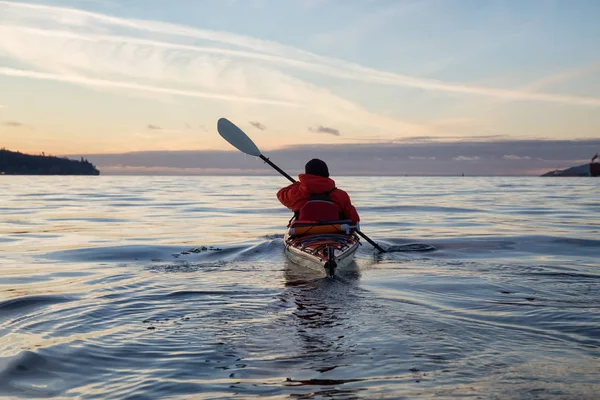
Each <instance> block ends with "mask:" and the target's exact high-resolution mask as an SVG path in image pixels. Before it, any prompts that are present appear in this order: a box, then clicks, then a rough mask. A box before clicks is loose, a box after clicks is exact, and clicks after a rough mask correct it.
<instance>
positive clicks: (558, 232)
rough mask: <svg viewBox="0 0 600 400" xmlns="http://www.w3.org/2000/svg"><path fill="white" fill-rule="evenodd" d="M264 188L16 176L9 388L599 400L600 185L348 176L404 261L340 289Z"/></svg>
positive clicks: (351, 276)
mask: <svg viewBox="0 0 600 400" xmlns="http://www.w3.org/2000/svg"><path fill="white" fill-rule="evenodd" d="M248 179H250V178H235V177H230V178H228V179H227V182H224V181H223V179H221V178H212V177H169V178H165V177H160V178H156V177H95V178H94V179H92V180H90V179H88V178H81V177H79V178H75V177H44V178H39V179H38V178H37V177H8V178H7V179H5V178H4V177H3V178H2V185H3V190H1V191H0V204H2V206H1V207H0V395H2V396H7V397H10V398H41V397H56V398H138V397H139V398H253V397H266V398H277V399H279V398H290V397H291V398H336V399H338V398H342V399H356V398H438V399H451V398H452V399H455V398H511V399H513V398H516V399H531V398H544V399H593V398H596V397H597V392H598V390H600V387H598V384H597V382H599V381H600V369H598V365H599V361H600V330H599V329H598V327H599V326H600V314H599V313H598V312H597V310H598V309H599V308H600V272H599V271H600V270H599V269H598V266H599V265H598V259H600V240H599V239H598V237H600V231H599V228H598V227H599V226H600V220H599V219H598V215H597V211H598V208H597V207H594V204H596V203H597V201H596V195H597V189H598V188H597V181H593V180H579V179H575V180H565V179H561V180H553V179H546V180H543V179H519V178H481V179H479V178H469V179H467V178H462V179H452V178H448V179H445V178H428V179H424V178H377V179H373V178H351V177H343V178H340V179H338V184H339V185H340V187H344V188H347V189H348V191H349V192H350V193H351V194H352V197H353V201H354V202H355V203H356V204H357V207H358V209H359V212H360V213H361V217H362V219H363V229H364V231H365V233H367V234H368V235H369V236H370V237H371V238H373V239H375V240H376V241H378V242H380V243H382V244H384V245H386V246H393V248H394V249H396V250H399V251H398V252H393V253H386V254H376V253H375V252H374V251H373V249H372V248H371V247H370V246H369V245H368V244H367V243H363V245H362V246H361V247H360V249H359V251H358V252H357V256H356V261H355V263H353V264H351V265H350V266H348V267H347V268H346V269H343V270H340V271H339V272H340V275H339V276H337V277H335V278H334V279H328V278H324V277H323V276H322V275H321V276H319V275H315V274H314V273H313V272H312V271H310V270H306V269H303V268H302V267H299V266H295V265H294V264H291V263H290V262H289V261H287V260H286V259H285V256H284V252H283V241H282V233H283V229H284V227H285V224H286V223H287V220H288V219H289V215H288V212H287V211H286V210H284V209H282V208H281V207H280V206H279V205H278V204H277V200H276V199H275V197H274V193H275V192H276V190H277V189H278V188H279V186H280V184H281V182H280V181H278V180H277V179H274V178H273V179H271V178H269V179H263V178H260V179H255V178H252V179H253V180H252V185H248ZM555 193H561V196H563V197H564V198H565V199H566V200H568V201H565V202H563V203H560V204H559V203H557V202H556V199H553V197H552V196H555ZM542 205H543V206H542ZM414 243H421V244H423V245H424V246H414ZM426 246H431V248H429V247H426ZM425 250H427V251H425Z"/></svg>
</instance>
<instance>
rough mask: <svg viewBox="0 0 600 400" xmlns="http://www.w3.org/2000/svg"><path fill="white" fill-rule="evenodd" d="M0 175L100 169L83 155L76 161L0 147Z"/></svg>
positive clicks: (77, 172)
mask: <svg viewBox="0 0 600 400" xmlns="http://www.w3.org/2000/svg"><path fill="white" fill-rule="evenodd" d="M0 175H100V171H98V170H97V169H96V167H94V165H92V164H91V163H90V162H89V161H88V160H85V159H84V158H83V157H82V158H81V160H80V161H77V160H70V159H68V158H62V157H55V156H46V155H44V154H43V153H42V155H37V156H36V155H30V154H23V153H19V152H15V151H9V150H6V149H0Z"/></svg>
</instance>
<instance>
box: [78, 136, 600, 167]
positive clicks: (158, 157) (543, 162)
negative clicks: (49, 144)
mask: <svg viewBox="0 0 600 400" xmlns="http://www.w3.org/2000/svg"><path fill="white" fill-rule="evenodd" d="M515 148H519V149H521V151H523V153H525V154H528V155H529V157H531V159H523V160H521V161H520V162H514V161H513V160H511V159H505V158H503V156H504V155H506V154H510V152H511V150H514V149H515ZM590 148H592V149H597V148H600V139H595V140H506V141H501V140H500V141H489V142H477V141H474V142H468V141H464V142H451V143H447V142H430V143H409V144H407V143H403V144H393V143H371V144H338V145H336V144H319V145H302V146H291V147H288V148H285V149H280V150H274V151H270V152H269V154H265V155H267V156H268V157H269V158H270V159H271V160H272V161H273V162H274V163H276V164H277V165H278V166H279V167H280V168H282V169H283V170H284V171H286V172H287V173H289V174H290V175H294V174H296V173H301V172H302V171H303V167H304V164H306V161H308V160H310V159H311V158H315V157H316V158H320V159H323V160H325V161H326V162H327V164H328V165H329V170H330V172H331V174H332V175H333V176H336V175H350V176H351V175H405V174H411V175H460V174H462V173H463V172H464V173H465V174H468V175H539V174H541V173H543V172H546V171H550V170H555V169H564V168H568V167H571V166H574V165H579V164H584V163H586V162H589V156H591V154H590V150H589V149H590ZM475 152H477V153H475ZM592 153H593V152H592ZM464 154H478V156H476V157H478V158H477V159H476V157H473V156H464ZM80 156H84V157H85V158H87V159H88V160H90V161H91V162H92V163H94V164H95V165H98V166H99V167H100V169H101V171H102V167H103V166H121V168H124V167H136V168H146V167H147V168H158V169H160V168H171V169H178V171H179V173H181V174H186V173H187V172H186V171H185V170H186V169H211V171H212V172H214V173H216V172H215V171H229V172H232V171H234V170H235V171H240V172H239V174H240V175H243V174H244V173H245V171H246V170H252V171H253V172H251V173H252V174H254V173H256V174H261V175H264V174H272V175H276V174H277V173H276V172H274V171H273V170H272V169H270V168H269V167H268V166H267V165H266V164H263V163H261V162H258V161H257V160H256V159H255V158H254V157H246V156H243V155H240V153H239V152H237V151H175V152H162V151H154V152H134V153H127V154H76V155H69V157H80ZM460 157H462V158H463V159H469V160H474V159H475V161H477V160H478V159H480V160H485V162H473V163H471V162H457V160H456V159H457V158H460ZM375 159H378V161H377V162H373V160H375ZM465 161H466V160H465ZM157 171H158V170H155V173H159V172H157ZM173 171H175V170H173ZM188 172H190V173H191V171H190V170H188ZM196 172H198V173H200V172H201V171H200V170H197V171H196ZM115 173H117V172H116V171H115ZM237 173H238V172H236V174H237Z"/></svg>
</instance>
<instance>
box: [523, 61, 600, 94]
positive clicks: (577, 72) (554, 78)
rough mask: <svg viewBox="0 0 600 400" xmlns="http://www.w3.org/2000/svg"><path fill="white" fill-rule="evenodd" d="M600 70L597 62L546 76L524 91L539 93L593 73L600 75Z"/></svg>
mask: <svg viewBox="0 0 600 400" xmlns="http://www.w3.org/2000/svg"><path fill="white" fill-rule="evenodd" d="M599 70H600V62H599V61H596V62H593V63H591V64H587V65H583V66H577V67H574V68H571V69H568V70H566V71H562V72H559V73H557V74H553V75H549V76H545V77H543V78H540V79H538V80H536V81H535V82H532V83H530V84H528V85H527V86H525V87H524V88H523V90H525V91H528V92H537V91H540V90H543V89H546V88H548V87H550V86H554V85H557V84H559V83H563V82H567V81H570V80H573V79H576V78H580V77H583V76H585V75H589V74H592V73H598V71H599Z"/></svg>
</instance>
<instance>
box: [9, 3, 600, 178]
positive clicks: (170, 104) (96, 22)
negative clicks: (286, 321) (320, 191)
mask: <svg viewBox="0 0 600 400" xmlns="http://www.w3.org/2000/svg"><path fill="white" fill-rule="evenodd" d="M599 16H600V2H598V1H596V0H579V1H577V2H573V1H563V0H526V1H518V0H502V1H501V0H488V1H478V0H419V1H409V0H406V1H404V0H394V1H390V0H219V1H216V0H169V1H164V0H37V1H3V0H0V147H5V148H7V149H10V150H19V151H22V152H30V153H40V152H45V153H46V154H56V155H66V156H80V155H86V156H88V159H90V161H92V162H94V163H95V164H97V165H98V167H99V168H100V170H101V172H103V173H104V172H108V173H151V174H156V173H169V174H198V173H253V172H257V173H259V172H261V171H262V172H264V171H265V170H266V168H267V167H265V166H264V165H263V164H262V162H257V161H256V160H254V159H252V157H248V156H244V155H242V154H241V153H239V152H236V151H235V150H233V149H232V147H231V146H230V145H229V144H228V143H227V142H225V141H224V140H223V139H222V138H221V137H220V136H219V135H218V133H217V131H216V124H217V120H218V119H219V118H221V117H226V118H228V119H230V120H231V121H232V122H234V123H235V124H237V125H238V126H239V127H240V128H241V129H243V130H244V131H245V132H246V133H247V134H248V135H249V136H250V137H251V138H252V140H254V142H255V143H256V144H257V145H258V146H259V148H260V149H261V150H262V152H263V153H264V154H266V155H267V156H269V155H271V154H272V155H276V156H280V157H283V158H284V159H283V160H281V161H282V162H284V163H285V164H286V165H288V164H289V167H290V168H292V169H293V170H294V171H296V170H297V171H300V170H301V168H302V166H303V165H304V163H305V162H306V161H307V157H308V158H312V157H313V156H316V155H319V157H322V158H323V159H324V160H326V161H328V162H330V163H331V167H332V168H331V169H332V170H334V171H338V172H339V173H340V174H348V173H351V174H385V175H389V174H392V175H393V174H398V175H405V174H444V173H447V174H456V173H463V172H464V173H466V174H511V175H512V174H516V175H519V174H525V175H527V174H538V173H541V172H545V171H546V170H550V169H556V168H567V167H570V166H572V165H576V164H578V163H583V162H587V161H589V159H590V158H591V157H592V156H593V155H594V154H595V153H596V152H597V151H599V150H600V146H598V144H599V143H600V24H598V23H597V20H598V17H599ZM307 149H308V151H307ZM138 152H141V153H139V155H140V157H141V158H140V159H144V160H145V161H144V162H143V163H141V164H140V162H139V160H138V161H133V160H134V159H136V153H138ZM182 152H184V153H182ZM182 154H187V155H190V154H195V155H196V157H195V158H193V157H192V158H191V159H190V160H188V162H186V163H184V164H180V163H177V162H175V163H173V162H171V161H169V160H174V157H180V156H181V155H182ZM340 154H346V156H347V157H346V158H344V157H340ZM199 155H204V157H199ZM210 155H218V156H217V157H216V159H215V160H230V161H228V164H224V163H223V162H217V161H214V162H213V163H212V164H208V163H207V161H206V160H208V159H211V157H212V156H210ZM291 160H294V163H293V164H290V161H291ZM349 160H351V161H349ZM131 164H135V165H131ZM234 166H235V167H234Z"/></svg>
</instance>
